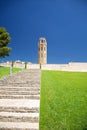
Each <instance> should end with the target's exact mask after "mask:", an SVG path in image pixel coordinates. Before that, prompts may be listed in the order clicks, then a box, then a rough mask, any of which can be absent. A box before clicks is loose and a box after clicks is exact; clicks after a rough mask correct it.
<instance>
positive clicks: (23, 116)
mask: <svg viewBox="0 0 87 130" xmlns="http://www.w3.org/2000/svg"><path fill="white" fill-rule="evenodd" d="M40 76H41V72H40V70H39V69H32V70H24V71H21V72H17V73H15V74H13V75H12V76H8V77H5V78H2V79H0V130H39V109H40Z"/></svg>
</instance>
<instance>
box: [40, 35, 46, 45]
mask: <svg viewBox="0 0 87 130" xmlns="http://www.w3.org/2000/svg"><path fill="white" fill-rule="evenodd" d="M39 44H47V42H46V39H45V38H44V37H41V38H40V39H39Z"/></svg>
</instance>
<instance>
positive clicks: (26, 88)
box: [0, 86, 40, 91]
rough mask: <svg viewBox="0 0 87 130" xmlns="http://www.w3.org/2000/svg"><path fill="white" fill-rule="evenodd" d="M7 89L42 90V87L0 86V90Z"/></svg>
mask: <svg viewBox="0 0 87 130" xmlns="http://www.w3.org/2000/svg"><path fill="white" fill-rule="evenodd" d="M2 90H5V91H8V90H9V91H20V90H21V91H30V90H31V91H40V87H15V86H14V87H13V86H12V87H9V86H8V87H7V86H0V91H2Z"/></svg>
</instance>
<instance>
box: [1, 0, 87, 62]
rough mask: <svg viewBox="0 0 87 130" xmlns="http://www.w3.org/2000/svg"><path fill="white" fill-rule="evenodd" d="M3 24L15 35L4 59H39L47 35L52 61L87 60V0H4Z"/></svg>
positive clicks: (49, 56) (2, 8)
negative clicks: (43, 40)
mask: <svg viewBox="0 0 87 130" xmlns="http://www.w3.org/2000/svg"><path fill="white" fill-rule="evenodd" d="M0 27H5V28H6V29H7V31H8V32H9V33H10V35H11V43H10V44H9V46H10V47H12V51H11V55H10V57H6V58H5V59H3V61H5V60H17V59H19V60H22V61H30V62H32V63H37V61H38V46H37V45H38V40H39V38H40V37H45V38H46V40H47V45H48V63H60V64H61V63H68V62H71V61H72V62H76V61H77V62H79V61H80V62H87V0H0Z"/></svg>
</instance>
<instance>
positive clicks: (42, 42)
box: [38, 38, 47, 64]
mask: <svg viewBox="0 0 87 130" xmlns="http://www.w3.org/2000/svg"><path fill="white" fill-rule="evenodd" d="M38 64H47V42H46V39H45V38H40V39H39V43H38Z"/></svg>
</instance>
